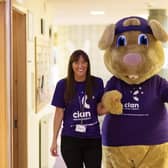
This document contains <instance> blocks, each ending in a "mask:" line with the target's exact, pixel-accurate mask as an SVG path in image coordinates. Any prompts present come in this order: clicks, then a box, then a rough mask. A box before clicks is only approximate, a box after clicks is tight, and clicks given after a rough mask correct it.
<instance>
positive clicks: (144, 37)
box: [138, 34, 148, 45]
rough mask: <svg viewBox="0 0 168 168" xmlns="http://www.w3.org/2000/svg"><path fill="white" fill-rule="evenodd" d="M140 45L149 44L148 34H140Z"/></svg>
mask: <svg viewBox="0 0 168 168" xmlns="http://www.w3.org/2000/svg"><path fill="white" fill-rule="evenodd" d="M138 45H148V37H147V35H146V34H140V35H139V36H138Z"/></svg>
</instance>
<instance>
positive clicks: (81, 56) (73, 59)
mask: <svg viewBox="0 0 168 168" xmlns="http://www.w3.org/2000/svg"><path fill="white" fill-rule="evenodd" d="M103 92H104V88H103V81H102V79H100V78H97V77H94V76H91V74H90V62H89V58H88V55H87V54H86V53H85V52H84V51H82V50H76V51H74V52H73V53H72V55H71V56H70V60H69V65H68V75H67V77H66V78H65V79H62V80H60V81H59V82H58V83H57V86H56V89H55V93H54V96H53V100H52V105H54V106H56V112H55V117H54V132H53V140H52V145H51V148H50V151H51V154H52V155H53V156H57V137H58V132H59V130H60V127H61V122H62V121H63V128H62V132H61V153H62V156H63V159H64V161H65V164H66V166H67V167H68V168H83V166H84V165H85V167H86V168H101V158H102V149H101V137H100V128H99V122H98V117H97V116H98V113H97V104H98V103H99V102H100V101H101V97H102V94H103Z"/></svg>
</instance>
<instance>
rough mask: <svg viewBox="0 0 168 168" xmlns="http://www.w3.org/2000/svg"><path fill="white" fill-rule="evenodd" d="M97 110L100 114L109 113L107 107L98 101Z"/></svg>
mask: <svg viewBox="0 0 168 168" xmlns="http://www.w3.org/2000/svg"><path fill="white" fill-rule="evenodd" d="M97 112H98V115H104V114H107V113H109V112H108V111H107V110H106V108H105V107H104V106H103V104H102V103H98V105H97Z"/></svg>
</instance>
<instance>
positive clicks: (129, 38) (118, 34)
mask: <svg viewBox="0 0 168 168" xmlns="http://www.w3.org/2000/svg"><path fill="white" fill-rule="evenodd" d="M167 40H168V34H167V33H166V31H165V30H164V29H163V28H162V26H161V25H160V23H159V22H158V21H156V20H150V21H147V20H145V19H143V18H141V17H134V16H131V17H127V18H123V19H121V20H119V21H118V22H117V23H116V24H111V25H109V26H107V27H106V29H105V31H104V33H103V35H102V37H101V39H100V41H99V48H100V49H102V50H105V54H104V62H105V65H106V67H107V69H108V70H109V71H110V72H111V73H112V75H113V76H112V78H111V79H110V80H109V81H108V82H107V84H106V87H105V94H104V96H103V98H102V104H103V105H104V107H105V109H106V110H107V111H108V112H109V113H107V114H106V116H105V118H104V121H103V126H102V143H103V164H104V168H168V111H167V110H166V106H165V103H166V102H168V82H167V81H166V80H165V79H164V78H162V77H160V76H159V75H157V73H158V72H159V71H160V70H161V68H162V66H163V64H164V51H163V46H162V44H161V42H166V41H167Z"/></svg>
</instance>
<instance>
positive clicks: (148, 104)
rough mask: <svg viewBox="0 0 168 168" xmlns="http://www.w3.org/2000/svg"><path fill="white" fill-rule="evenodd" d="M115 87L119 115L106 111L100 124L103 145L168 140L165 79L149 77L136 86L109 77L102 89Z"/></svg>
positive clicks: (152, 142) (144, 143) (167, 85)
mask: <svg viewBox="0 0 168 168" xmlns="http://www.w3.org/2000/svg"><path fill="white" fill-rule="evenodd" d="M109 90H119V91H120V92H121V93H122V95H123V97H122V100H121V101H122V104H123V114H122V115H113V114H107V115H106V116H105V118H104V121H103V126H102V143H103V145H104V146H128V145H154V144H161V143H164V142H168V112H167V110H166V107H165V104H164V103H165V102H168V82H167V81H166V80H165V79H163V78H161V77H159V76H158V75H155V76H153V77H152V78H150V79H148V80H147V81H145V82H144V83H141V84H139V85H129V84H127V83H125V82H123V81H121V80H120V79H117V78H116V77H112V78H111V79H110V80H109V81H108V83H107V85H106V87H105V91H109Z"/></svg>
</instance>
